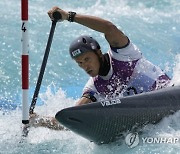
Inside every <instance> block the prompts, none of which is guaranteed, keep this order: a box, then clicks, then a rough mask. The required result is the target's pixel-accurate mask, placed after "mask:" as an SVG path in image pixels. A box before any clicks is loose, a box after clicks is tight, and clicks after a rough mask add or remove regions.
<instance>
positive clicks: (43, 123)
mask: <svg viewBox="0 0 180 154" xmlns="http://www.w3.org/2000/svg"><path fill="white" fill-rule="evenodd" d="M29 126H32V127H46V128H49V129H53V130H65V128H64V127H63V126H62V125H60V124H59V122H58V121H57V120H56V119H55V118H54V117H40V116H39V115H37V114H36V113H34V114H31V115H30V123H29Z"/></svg>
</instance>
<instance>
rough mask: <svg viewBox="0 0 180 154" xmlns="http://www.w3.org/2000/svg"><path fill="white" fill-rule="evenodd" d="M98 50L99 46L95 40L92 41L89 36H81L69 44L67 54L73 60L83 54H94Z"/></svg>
mask: <svg viewBox="0 0 180 154" xmlns="http://www.w3.org/2000/svg"><path fill="white" fill-rule="evenodd" d="M99 49H100V45H99V43H98V42H97V41H96V40H95V39H93V38H92V37H91V36H87V35H83V36H80V37H78V38H76V39H75V40H74V41H73V42H72V43H71V44H70V47H69V53H70V55H71V57H72V58H73V59H74V58H76V57H78V56H80V55H81V54H83V53H85V52H88V51H92V52H96V51H97V50H99Z"/></svg>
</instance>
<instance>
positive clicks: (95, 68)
mask: <svg viewBox="0 0 180 154" xmlns="http://www.w3.org/2000/svg"><path fill="white" fill-rule="evenodd" d="M75 61H76V62H77V63H78V65H79V66H80V67H81V68H82V69H83V70H85V71H86V73H87V74H89V75H90V76H91V77H95V76H96V75H98V73H99V68H100V62H99V58H98V56H97V55H96V54H95V53H94V52H91V51H89V52H86V53H84V54H82V55H81V56H79V57H77V58H75Z"/></svg>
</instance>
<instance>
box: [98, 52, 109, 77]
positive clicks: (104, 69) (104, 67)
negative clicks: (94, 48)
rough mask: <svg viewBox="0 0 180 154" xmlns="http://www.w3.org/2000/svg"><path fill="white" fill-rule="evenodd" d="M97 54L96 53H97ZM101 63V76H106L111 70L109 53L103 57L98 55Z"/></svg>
mask: <svg viewBox="0 0 180 154" xmlns="http://www.w3.org/2000/svg"><path fill="white" fill-rule="evenodd" d="M95 53H96V52H95ZM96 55H97V56H98V59H99V62H100V68H99V75H100V76H106V75H107V74H108V72H109V70H110V59H109V55H108V53H106V54H104V55H103V56H102V57H100V56H99V55H98V53H96Z"/></svg>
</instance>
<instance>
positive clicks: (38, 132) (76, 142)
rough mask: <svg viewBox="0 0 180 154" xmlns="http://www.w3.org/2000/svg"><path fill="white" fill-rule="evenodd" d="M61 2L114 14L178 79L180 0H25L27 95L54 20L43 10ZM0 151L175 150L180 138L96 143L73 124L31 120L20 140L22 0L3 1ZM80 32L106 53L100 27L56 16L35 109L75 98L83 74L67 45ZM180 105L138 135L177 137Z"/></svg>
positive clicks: (111, 153)
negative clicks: (59, 126) (63, 126)
mask: <svg viewBox="0 0 180 154" xmlns="http://www.w3.org/2000/svg"><path fill="white" fill-rule="evenodd" d="M53 6H59V7H61V8H62V9H64V10H67V11H75V12H77V13H81V14H89V15H94V16H99V17H102V18H104V19H107V20H110V21H112V22H113V23H114V24H115V25H116V26H117V27H118V28H120V29H121V30H122V31H123V32H124V33H125V34H126V35H127V36H128V37H129V38H130V39H131V40H132V41H133V42H134V43H135V44H136V45H137V46H138V47H139V48H140V50H141V52H142V53H143V55H144V56H145V57H146V58H147V59H148V60H149V61H151V62H152V63H154V64H156V65H158V66H160V67H161V69H163V70H164V71H165V72H166V73H167V74H168V75H169V76H170V77H171V78H172V83H173V84H175V85H180V78H179V76H180V26H179V25H180V18H179V17H180V9H179V8H180V1H179V0H171V1H169V0H159V1H157V0H151V1H146V0H134V1H131V0H84V1H71V0H66V1H63V0H54V1H50V0H47V1H43V0H38V1H35V0H29V23H28V29H29V57H30V83H29V84H30V90H29V103H30V102H31V100H32V95H33V93H34V89H35V86H36V81H37V77H38V74H39V70H40V66H41V63H42V58H43V55H44V51H45V47H46V43H47V39H48V35H49V31H50V26H51V21H50V19H49V17H48V15H47V11H48V10H49V9H50V8H52V7H53ZM0 10H1V11H0V12H1V13H0V154H35V153H38V154H47V153H58V154H59V153H62V154H84V153H86V154H102V153H103V154H119V153H124V154H131V153H133V154H135V153H137V154H143V153H146V154H148V153H149V154H150V153H151V154H152V153H156V154H158V153H163V154H164V153H165V154H166V153H167V154H170V153H171V154H172V153H173V154H175V153H179V151H180V143H172V144H170V143H161V144H160V143H159V144H156V143H147V142H146V143H140V144H139V145H138V146H136V147H134V148H128V146H127V145H126V143H125V142H124V140H119V141H117V142H114V143H111V144H108V145H96V144H94V143H92V142H89V141H88V140H86V139H84V138H82V137H80V136H78V135H77V134H75V133H73V132H71V131H55V130H50V129H47V128H41V127H39V128H31V129H30V131H29V135H28V137H27V138H25V139H24V140H22V126H23V125H22V123H21V120H22V110H21V98H22V92H21V52H22V50H21V24H22V22H21V1H19V0H9V1H0ZM81 34H88V35H92V36H93V37H94V38H96V39H97V41H98V42H99V43H100V45H101V48H102V51H103V52H104V53H105V52H107V50H108V49H109V47H108V45H107V42H106V41H105V39H104V36H103V34H101V33H98V32H95V31H93V30H90V29H88V28H86V27H83V26H81V25H78V24H76V23H70V22H68V21H65V22H60V23H57V26H56V30H55V34H54V38H53V43H52V46H51V51H50V54H49V59H48V63H47V67H46V71H45V75H44V78H43V82H42V86H41V90H40V95H39V98H38V100H37V106H36V108H35V112H36V113H38V114H39V115H41V116H54V115H55V114H56V113H57V112H58V111H59V110H61V109H63V108H65V107H70V106H73V105H74V104H75V102H76V101H77V100H78V98H79V97H80V96H81V91H82V89H83V86H84V84H85V83H86V82H87V80H88V76H87V75H86V73H85V72H84V71H83V70H81V69H80V68H79V67H78V65H77V64H76V63H75V62H74V61H72V60H71V58H70V56H69V54H68V48H69V44H70V43H71V41H72V40H73V39H74V38H76V37H78V36H79V35H81ZM179 119H180V112H177V113H175V114H174V115H171V116H169V117H165V118H164V119H163V120H162V121H161V122H160V123H158V124H157V125H147V126H146V127H144V128H143V130H142V132H143V133H142V134H141V135H140V138H146V137H164V138H165V137H167V138H168V137H170V138H180V123H179Z"/></svg>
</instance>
